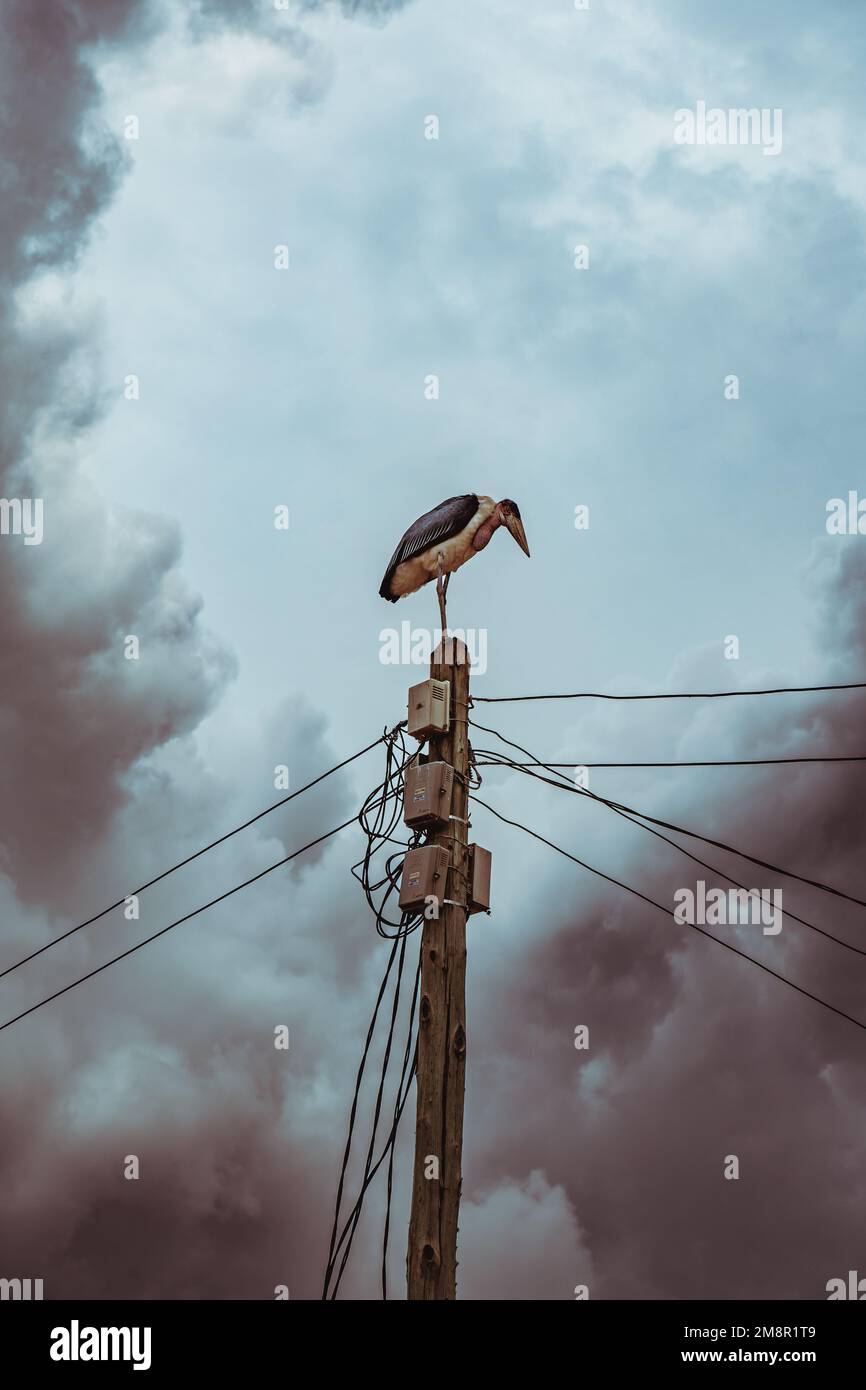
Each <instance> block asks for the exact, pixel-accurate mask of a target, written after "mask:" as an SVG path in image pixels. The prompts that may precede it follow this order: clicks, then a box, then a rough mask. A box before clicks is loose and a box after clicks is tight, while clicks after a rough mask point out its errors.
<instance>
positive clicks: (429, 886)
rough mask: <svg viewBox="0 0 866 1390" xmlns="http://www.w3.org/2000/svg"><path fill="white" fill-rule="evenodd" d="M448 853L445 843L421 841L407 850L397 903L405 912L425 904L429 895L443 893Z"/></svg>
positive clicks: (443, 894) (441, 895) (442, 896)
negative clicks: (416, 846)
mask: <svg viewBox="0 0 866 1390" xmlns="http://www.w3.org/2000/svg"><path fill="white" fill-rule="evenodd" d="M450 860H451V855H450V854H449V853H448V850H447V849H445V847H444V845H422V846H421V848H420V849H410V850H407V851H406V858H405V859H404V860H403V877H402V878H401V880H400V900H399V901H400V907H401V909H402V910H403V911H404V912H411V911H413V910H414V909H416V908H419V907H425V906H426V901H427V899H428V898H438V899H439V902H440V903H441V902H442V899H443V898H444V897H445V878H446V875H447V873H448V864H449V862H450Z"/></svg>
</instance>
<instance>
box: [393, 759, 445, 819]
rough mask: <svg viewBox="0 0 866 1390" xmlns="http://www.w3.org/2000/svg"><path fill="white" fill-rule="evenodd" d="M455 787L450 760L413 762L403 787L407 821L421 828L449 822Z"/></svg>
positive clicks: (404, 815)
mask: <svg viewBox="0 0 866 1390" xmlns="http://www.w3.org/2000/svg"><path fill="white" fill-rule="evenodd" d="M453 788H454V769H453V767H451V765H450V763H440V762H432V763H419V762H413V763H410V764H409V766H408V768H407V769H406V780H405V785H404V787H403V820H404V821H405V822H406V824H407V825H409V826H412V827H413V828H414V829H417V830H423V829H427V828H429V827H430V826H433V825H447V823H448V817H449V816H450V814H451V792H452V790H453Z"/></svg>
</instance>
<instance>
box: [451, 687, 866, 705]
mask: <svg viewBox="0 0 866 1390" xmlns="http://www.w3.org/2000/svg"><path fill="white" fill-rule="evenodd" d="M822 690H866V681H848V682H846V683H845V684H844V685H779V686H775V687H774V688H773V689H770V690H685V691H682V690H680V691H675V692H667V691H665V692H663V693H662V694H658V695H608V694H606V693H604V692H602V691H598V690H579V691H576V692H574V693H567V694H564V695H473V697H472V699H473V701H474V703H475V704H479V703H481V702H483V703H484V704H486V705H505V704H518V703H521V702H523V701H526V700H730V699H734V698H736V697H739V696H743V695H808V694H811V693H812V692H813V691H822Z"/></svg>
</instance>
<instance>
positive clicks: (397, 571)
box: [379, 492, 529, 636]
mask: <svg viewBox="0 0 866 1390" xmlns="http://www.w3.org/2000/svg"><path fill="white" fill-rule="evenodd" d="M500 526H505V527H507V529H508V530H509V531H510V532H511V535H512V536H513V537H514V539H515V540H516V541H517V544H518V545H519V546H520V549H521V550H522V551H523V553H524V554H525V555H528V554H529V546H528V545H527V543H526V532H525V531H524V529H523V522H522V520H521V517H520V509H519V507H518V506H517V503H516V502H512V501H511V499H510V498H508V497H506V498H503V500H502V501H501V502H494V500H493V498H492V497H478V496H477V495H476V494H475V493H474V492H467V493H465V494H464V495H463V496H462V497H449V498H448V499H447V501H445V502H440V503H439V506H438V507H434V508H433V510H432V511H431V512H425V513H424V515H423V516H419V518H418V520H417V521H413V523H412V525H411V526H410V527H409V529H408V531H407V532H406V533H405V535H404V536H403V537H402V539H401V541H400V544H399V545H398V546H397V549H396V550H395V551H394V554H393V555H392V556H391V561H390V563H389V565H388V568H387V569H386V571H385V577H384V579H383V580H382V583H381V585H380V586H379V594H380V597H381V598H385V599H388V601H389V602H390V603H396V602H397V600H398V598H404V597H405V595H406V594H414V593H415V591H416V589H420V588H422V586H423V585H424V584H429V583H430V581H431V580H433V579H435V580H436V594H437V597H438V599H439V614H440V617H441V620H442V634H443V636H444V635H445V631H446V627H445V595H446V594H447V592H448V581H449V580H450V578H451V575H452V574H453V573H454V571H455V570H458V569H459V568H460V566H461V565H465V564H466V561H467V560H471V559H472V556H473V555H476V554H477V553H478V551H479V550H483V549H484V547H485V546H486V545H487V543H488V541H489V540H490V537H491V536H492V535H493V532H494V531H497V530H498V529H499V527H500Z"/></svg>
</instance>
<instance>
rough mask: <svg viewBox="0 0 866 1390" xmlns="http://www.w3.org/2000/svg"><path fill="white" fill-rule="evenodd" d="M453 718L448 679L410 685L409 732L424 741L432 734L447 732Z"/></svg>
mask: <svg viewBox="0 0 866 1390" xmlns="http://www.w3.org/2000/svg"><path fill="white" fill-rule="evenodd" d="M450 718H451V686H450V685H449V684H448V681H434V680H433V679H432V677H431V678H430V680H426V681H421V682H420V683H419V684H418V685H413V686H410V687H409V722H408V726H407V727H408V732H409V733H410V734H412V736H413V738H417V739H419V740H420V741H421V742H422V743H423V741H424V740H425V739H426V738H429V737H430V735H431V734H447V732H448V726H449V721H450Z"/></svg>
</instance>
